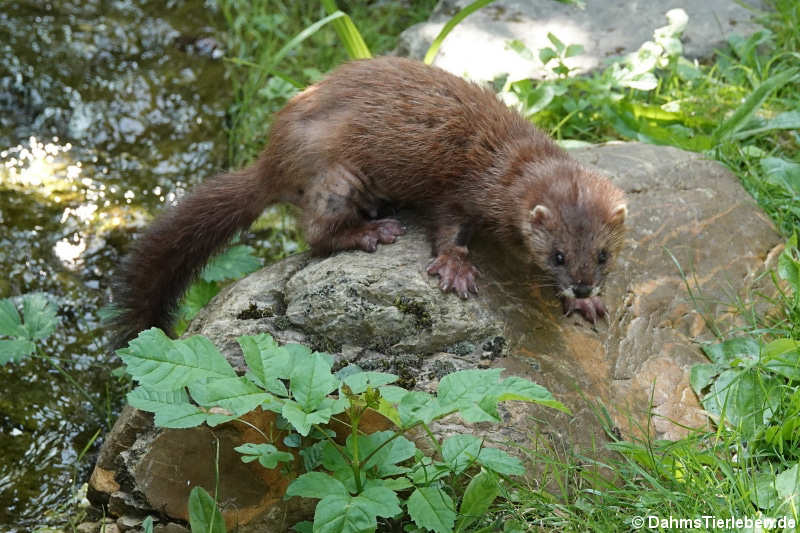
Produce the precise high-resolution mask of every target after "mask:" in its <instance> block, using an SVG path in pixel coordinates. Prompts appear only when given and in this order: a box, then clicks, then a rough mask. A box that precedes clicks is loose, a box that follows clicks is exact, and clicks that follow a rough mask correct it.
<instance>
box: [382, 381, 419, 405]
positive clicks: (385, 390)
mask: <svg viewBox="0 0 800 533" xmlns="http://www.w3.org/2000/svg"><path fill="white" fill-rule="evenodd" d="M380 391H381V396H382V397H383V399H385V400H386V401H387V402H389V403H395V404H397V403H400V402H401V401H402V400H403V398H405V396H406V395H407V394H409V393H410V392H411V391H409V390H407V389H404V388H403V387H398V386H396V385H384V386H383V387H380Z"/></svg>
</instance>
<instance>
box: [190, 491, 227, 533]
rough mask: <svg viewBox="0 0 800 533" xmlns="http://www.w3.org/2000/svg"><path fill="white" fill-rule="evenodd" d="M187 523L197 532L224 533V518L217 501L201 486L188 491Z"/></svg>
mask: <svg viewBox="0 0 800 533" xmlns="http://www.w3.org/2000/svg"><path fill="white" fill-rule="evenodd" d="M189 525H191V527H192V531H196V532H198V533H200V532H202V533H225V532H226V529H225V520H224V519H223V518H222V513H220V512H219V509H218V508H217V503H216V502H215V501H214V498H212V497H211V495H210V494H208V492H206V490H205V489H204V488H203V487H200V486H197V487H195V488H193V489H192V492H191V493H189Z"/></svg>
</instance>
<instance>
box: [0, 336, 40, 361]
mask: <svg viewBox="0 0 800 533" xmlns="http://www.w3.org/2000/svg"><path fill="white" fill-rule="evenodd" d="M35 351H36V345H35V344H34V343H32V342H31V341H29V340H27V339H10V340H8V339H4V340H0V365H4V364H6V363H8V362H10V361H21V360H23V359H25V358H27V357H30V356H31V355H32V354H33V353H34V352H35Z"/></svg>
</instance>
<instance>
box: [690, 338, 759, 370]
mask: <svg viewBox="0 0 800 533" xmlns="http://www.w3.org/2000/svg"><path fill="white" fill-rule="evenodd" d="M703 351H704V352H705V354H706V355H707V356H708V358H709V359H711V360H712V361H713V362H715V363H717V364H718V365H724V366H729V365H730V364H731V363H732V362H734V361H736V360H741V359H749V360H751V361H757V360H758V358H759V354H760V353H761V343H759V342H758V341H757V340H756V339H753V338H751V337H737V338H734V339H728V340H727V341H725V342H721V343H719V344H707V345H705V346H703Z"/></svg>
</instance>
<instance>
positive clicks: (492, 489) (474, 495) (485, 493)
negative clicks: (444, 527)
mask: <svg viewBox="0 0 800 533" xmlns="http://www.w3.org/2000/svg"><path fill="white" fill-rule="evenodd" d="M499 491H500V486H499V485H498V484H497V476H496V475H495V474H493V473H492V472H489V471H487V470H483V471H481V473H480V474H478V475H477V476H475V477H474V478H472V480H471V481H470V482H469V485H467V489H466V490H465V491H464V497H463V498H462V499H461V507H460V509H459V515H460V516H461V518H460V519H459V520H458V527H456V531H462V530H463V529H465V528H466V527H467V526H469V525H470V524H471V523H473V522H475V521H476V520H477V519H479V518H481V517H482V516H483V515H484V514H485V513H486V512H487V511H488V510H489V506H491V505H492V502H494V500H495V498H497V494H498V492H499Z"/></svg>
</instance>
